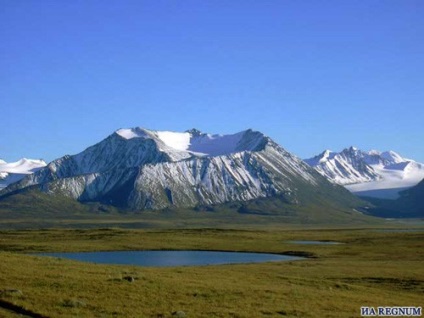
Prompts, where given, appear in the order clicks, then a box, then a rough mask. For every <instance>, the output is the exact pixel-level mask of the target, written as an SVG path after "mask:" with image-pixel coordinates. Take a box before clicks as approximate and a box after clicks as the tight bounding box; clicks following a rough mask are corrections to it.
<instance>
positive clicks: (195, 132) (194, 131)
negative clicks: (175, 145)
mask: <svg viewBox="0 0 424 318" xmlns="http://www.w3.org/2000/svg"><path fill="white" fill-rule="evenodd" d="M185 132H187V133H189V134H190V135H192V136H193V137H199V136H201V135H203V133H202V132H201V131H200V130H199V129H196V128H192V129H189V130H186V131H185Z"/></svg>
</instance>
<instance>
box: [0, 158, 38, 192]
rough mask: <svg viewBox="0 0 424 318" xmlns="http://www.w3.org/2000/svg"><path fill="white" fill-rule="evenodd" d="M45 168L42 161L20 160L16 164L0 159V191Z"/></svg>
mask: <svg viewBox="0 0 424 318" xmlns="http://www.w3.org/2000/svg"><path fill="white" fill-rule="evenodd" d="M45 166H46V163H45V162H44V161H43V160H35V159H26V158H22V159H20V160H18V161H16V162H9V163H7V162H6V161H4V160H1V159H0V190H1V189H3V188H5V187H7V186H8V185H9V184H11V183H13V182H17V181H19V180H21V179H22V178H24V177H25V176H27V175H28V174H32V173H34V172H36V171H38V170H40V169H41V168H43V167H45Z"/></svg>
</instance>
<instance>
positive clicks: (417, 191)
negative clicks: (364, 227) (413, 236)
mask: <svg viewBox="0 0 424 318" xmlns="http://www.w3.org/2000/svg"><path fill="white" fill-rule="evenodd" d="M368 201H370V202H371V203H372V204H373V205H374V207H373V208H370V209H368V213H369V214H372V215H375V216H380V217H386V218H393V217H394V218H423V217H424V179H423V180H422V181H421V182H420V183H418V184H417V185H416V186H413V187H411V188H409V189H407V190H404V191H401V192H400V197H399V198H398V199H396V200H386V199H378V198H368Z"/></svg>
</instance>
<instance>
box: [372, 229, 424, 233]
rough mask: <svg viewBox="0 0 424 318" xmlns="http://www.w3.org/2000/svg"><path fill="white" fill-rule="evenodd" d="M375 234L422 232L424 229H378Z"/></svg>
mask: <svg viewBox="0 0 424 318" xmlns="http://www.w3.org/2000/svg"><path fill="white" fill-rule="evenodd" d="M375 232H386V233H408V232H424V229H379V230H375Z"/></svg>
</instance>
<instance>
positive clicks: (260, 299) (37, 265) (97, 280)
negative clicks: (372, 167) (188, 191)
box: [0, 229, 424, 317]
mask: <svg viewBox="0 0 424 318" xmlns="http://www.w3.org/2000/svg"><path fill="white" fill-rule="evenodd" d="M293 240H331V241H338V242H342V243H344V244H339V245H295V244H291V243H289V242H287V241H293ZM150 249H171V250H179V249H184V250H228V251H258V252H272V253H285V252H290V251H291V252H295V253H298V252H304V253H306V254H309V255H312V256H314V258H309V259H306V260H300V261H290V262H270V263H262V264H242V265H219V266H201V267H171V268H144V267H135V266H122V265H121V266H118V265H98V264H89V263H80V262H75V261H70V260H64V259H57V258H46V257H39V256H33V255H30V253H32V252H41V251H56V252H59V251H100V250H150ZM0 258H1V262H0V316H1V317H18V315H17V311H19V310H18V309H19V308H21V309H23V310H26V311H27V314H26V316H28V317H360V308H361V307H362V306H372V307H379V306H422V305H423V302H422V300H423V298H422V295H423V292H424V266H423V261H424V230H423V229H421V231H397V230H395V231H388V230H381V229H327V230H326V229H320V230H318V229H316V230H314V229H308V230H290V229H273V230H269V231H265V230H240V229H238V230H230V229H221V230H218V229H192V230H187V229H186V230H159V229H156V230H125V229H75V230H61V229H56V230H55V229H51V230H26V231H25V230H21V231H19V230H4V231H0ZM127 276H130V277H132V278H133V279H134V281H132V282H130V281H128V280H127V279H125V278H126V277H127ZM7 304H9V305H11V306H12V307H13V306H15V307H14V308H15V309H7V308H6V307H7Z"/></svg>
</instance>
